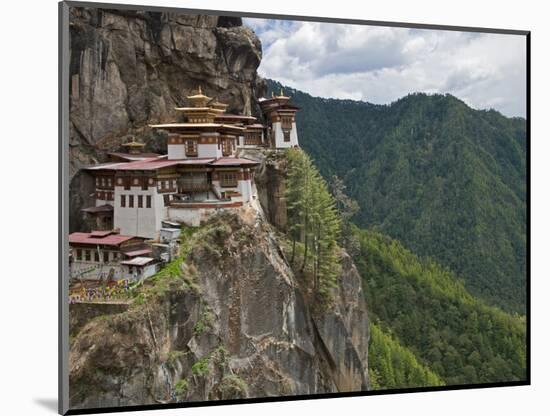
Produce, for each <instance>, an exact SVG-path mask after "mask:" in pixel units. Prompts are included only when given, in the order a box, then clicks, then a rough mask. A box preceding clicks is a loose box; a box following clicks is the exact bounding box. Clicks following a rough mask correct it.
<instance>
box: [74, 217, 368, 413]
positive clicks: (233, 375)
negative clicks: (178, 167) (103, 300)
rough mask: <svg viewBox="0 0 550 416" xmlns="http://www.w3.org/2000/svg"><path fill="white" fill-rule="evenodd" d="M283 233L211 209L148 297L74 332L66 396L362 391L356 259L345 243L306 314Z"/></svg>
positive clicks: (87, 401)
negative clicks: (319, 304)
mask: <svg viewBox="0 0 550 416" xmlns="http://www.w3.org/2000/svg"><path fill="white" fill-rule="evenodd" d="M278 238H279V237H278V234H277V233H276V231H275V230H274V228H273V227H272V226H271V225H269V224H267V223H266V222H264V221H262V220H260V219H259V218H258V217H256V216H255V215H254V214H252V213H250V212H244V213H243V212H241V213H240V214H236V213H232V214H223V215H220V216H218V217H215V218H213V219H212V220H211V221H210V222H209V224H208V225H207V226H206V227H204V228H203V229H201V231H199V232H198V234H196V235H195V236H194V237H193V246H192V249H191V251H190V252H189V254H188V256H187V260H186V263H185V264H184V267H183V269H182V272H181V275H182V276H183V277H182V278H181V279H180V278H174V279H172V280H170V281H169V283H166V284H164V286H162V287H163V289H162V290H161V289H160V288H159V286H158V285H159V283H158V282H157V283H156V286H155V287H156V289H155V290H153V291H152V292H148V293H156V295H154V296H153V297H151V298H149V299H147V300H146V301H145V303H144V304H142V305H135V306H134V307H132V308H131V309H130V310H129V311H128V312H125V313H122V314H120V315H116V316H111V317H108V318H104V319H99V320H95V321H92V322H91V323H89V324H88V325H87V326H86V327H84V329H83V330H82V331H81V332H80V333H79V334H78V336H76V337H75V339H74V341H73V344H72V347H71V354H70V386H71V389H70V391H71V393H70V396H71V406H72V407H75V408H83V407H97V406H99V407H101V406H119V405H136V404H149V403H167V402H173V401H177V400H185V401H195V400H216V399H221V398H223V399H231V398H240V397H265V396H283V395H298V394H316V393H326V392H349V391H359V390H366V389H367V383H368V379H367V374H368V372H367V368H368V363H367V345H368V322H367V316H366V308H365V302H364V297H363V292H362V289H361V280H360V277H359V275H358V274H357V270H356V269H355V266H354V265H353V263H352V262H351V260H350V258H349V257H348V256H347V255H346V254H345V253H343V254H342V256H343V258H342V260H343V261H342V266H343V267H342V274H341V276H340V279H339V282H338V283H339V284H338V287H337V288H336V289H334V303H333V305H332V306H331V307H330V308H327V309H322V310H320V311H319V310H318V311H316V312H315V313H313V312H312V310H313V309H312V305H309V304H308V300H307V298H308V297H307V295H306V292H305V291H304V289H303V288H301V286H300V283H299V282H298V281H297V279H296V278H295V276H294V274H293V272H292V270H291V268H290V267H289V265H288V263H287V261H286V259H285V257H284V255H283V253H282V251H281V249H280V246H279V244H278V240H277V239H278ZM180 380H183V381H180ZM183 385H185V389H184V390H185V391H184V392H182V391H181V390H182V386H183ZM178 386H179V387H178Z"/></svg>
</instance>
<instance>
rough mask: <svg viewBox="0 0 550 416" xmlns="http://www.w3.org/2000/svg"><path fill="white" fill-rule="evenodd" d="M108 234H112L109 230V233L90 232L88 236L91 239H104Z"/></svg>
mask: <svg viewBox="0 0 550 416" xmlns="http://www.w3.org/2000/svg"><path fill="white" fill-rule="evenodd" d="M109 234H113V232H112V231H111V230H109V231H92V232H91V233H90V236H91V237H106V236H108V235H109Z"/></svg>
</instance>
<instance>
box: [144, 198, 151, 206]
mask: <svg viewBox="0 0 550 416" xmlns="http://www.w3.org/2000/svg"><path fill="white" fill-rule="evenodd" d="M145 207H146V208H151V195H146V196H145Z"/></svg>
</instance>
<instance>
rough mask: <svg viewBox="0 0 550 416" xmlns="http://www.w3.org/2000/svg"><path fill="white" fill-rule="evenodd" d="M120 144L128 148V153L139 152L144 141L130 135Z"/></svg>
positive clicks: (143, 145)
mask: <svg viewBox="0 0 550 416" xmlns="http://www.w3.org/2000/svg"><path fill="white" fill-rule="evenodd" d="M122 146H124V147H126V148H128V150H129V152H130V153H139V152H140V150H141V149H142V148H143V147H145V143H143V142H141V141H138V140H136V138H135V136H130V137H129V138H128V141H127V142H126V143H122Z"/></svg>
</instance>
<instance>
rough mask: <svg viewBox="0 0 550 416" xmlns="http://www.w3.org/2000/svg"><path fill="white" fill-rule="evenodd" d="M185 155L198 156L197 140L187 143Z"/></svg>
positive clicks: (187, 141)
mask: <svg viewBox="0 0 550 416" xmlns="http://www.w3.org/2000/svg"><path fill="white" fill-rule="evenodd" d="M185 154H186V155H187V156H197V142H196V141H195V140H186V141H185Z"/></svg>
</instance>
